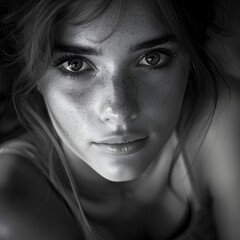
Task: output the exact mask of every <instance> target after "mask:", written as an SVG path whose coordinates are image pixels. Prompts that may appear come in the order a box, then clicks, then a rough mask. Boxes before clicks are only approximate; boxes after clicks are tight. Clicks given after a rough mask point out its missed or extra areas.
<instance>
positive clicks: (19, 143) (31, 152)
mask: <svg viewBox="0 0 240 240" xmlns="http://www.w3.org/2000/svg"><path fill="white" fill-rule="evenodd" d="M0 154H13V155H18V156H21V157H24V158H27V159H35V158H36V154H37V149H36V147H35V146H34V145H33V144H31V143H29V142H27V141H25V140H22V139H15V140H9V141H7V142H4V143H3V144H1V145H0Z"/></svg>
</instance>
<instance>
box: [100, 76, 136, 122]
mask: <svg viewBox="0 0 240 240" xmlns="http://www.w3.org/2000/svg"><path fill="white" fill-rule="evenodd" d="M104 92H105V93H106V94H103V97H102V99H103V101H102V107H101V111H100V119H101V120H102V121H103V122H108V123H112V124H123V123H126V122H129V121H132V120H134V119H136V118H137V117H138V115H139V104H138V94H137V87H136V86H134V83H133V82H131V80H130V79H124V80H120V79H119V78H118V79H113V80H111V82H110V83H108V86H107V87H106V89H105V91H104Z"/></svg>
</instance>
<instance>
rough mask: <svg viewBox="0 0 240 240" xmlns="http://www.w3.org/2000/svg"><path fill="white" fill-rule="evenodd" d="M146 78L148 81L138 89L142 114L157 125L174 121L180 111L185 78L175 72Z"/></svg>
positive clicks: (180, 73) (178, 72)
mask: <svg viewBox="0 0 240 240" xmlns="http://www.w3.org/2000/svg"><path fill="white" fill-rule="evenodd" d="M142 77H144V76H142ZM146 77H148V78H147V79H148V81H144V83H142V86H141V87H139V99H140V102H141V106H142V109H143V113H144V114H145V115H146V116H147V117H148V118H149V119H150V118H151V119H152V120H155V121H156V122H159V123H160V122H163V123H164V122H168V121H175V119H176V118H177V117H178V114H179V112H180V110H181V105H182V100H183V96H184V93H185V88H186V84H187V77H186V76H185V75H184V74H183V73H182V71H175V72H174V74H173V73H171V72H169V71H168V72H166V73H163V72H162V73H161V74H153V75H152V76H146ZM142 82H143V81H142Z"/></svg>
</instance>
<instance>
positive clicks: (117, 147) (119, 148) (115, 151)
mask: <svg viewBox="0 0 240 240" xmlns="http://www.w3.org/2000/svg"><path fill="white" fill-rule="evenodd" d="M146 143H147V138H144V139H140V140H137V141H134V142H129V143H123V144H102V143H101V144H97V143H95V145H96V146H98V147H99V148H101V149H102V150H103V151H104V152H106V153H108V154H111V155H117V156H125V155H130V154H134V153H136V152H138V151H140V150H141V149H142V148H143V147H144V146H145V145H146Z"/></svg>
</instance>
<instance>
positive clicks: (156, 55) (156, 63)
mask: <svg viewBox="0 0 240 240" xmlns="http://www.w3.org/2000/svg"><path fill="white" fill-rule="evenodd" d="M162 51H163V50H162ZM164 51H165V52H164V53H163V52H160V50H158V51H152V52H150V53H147V54H146V55H145V56H144V57H143V58H142V59H141V60H140V61H139V62H138V66H142V65H143V66H147V67H152V68H154V67H160V66H163V65H164V64H165V63H166V62H167V61H168V60H169V58H170V57H172V56H174V53H172V52H171V51H170V50H164Z"/></svg>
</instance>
